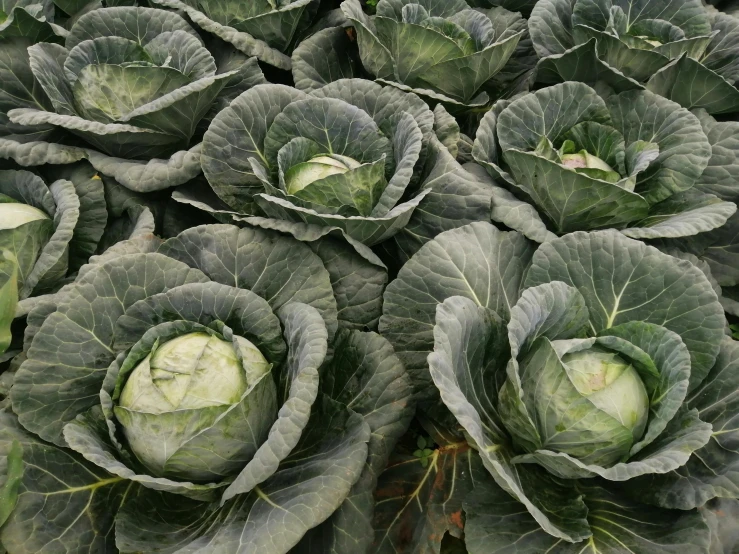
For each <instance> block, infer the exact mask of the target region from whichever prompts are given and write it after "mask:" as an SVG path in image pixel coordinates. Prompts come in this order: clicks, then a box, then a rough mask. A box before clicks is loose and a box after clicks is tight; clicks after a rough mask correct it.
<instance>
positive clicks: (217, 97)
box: [4, 7, 264, 192]
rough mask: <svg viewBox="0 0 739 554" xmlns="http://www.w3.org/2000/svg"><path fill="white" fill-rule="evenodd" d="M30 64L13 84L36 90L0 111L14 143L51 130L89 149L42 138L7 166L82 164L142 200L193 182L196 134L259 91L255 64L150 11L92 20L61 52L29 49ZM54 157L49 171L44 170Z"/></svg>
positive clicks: (17, 148) (94, 14)
mask: <svg viewBox="0 0 739 554" xmlns="http://www.w3.org/2000/svg"><path fill="white" fill-rule="evenodd" d="M28 58H29V62H28V68H26V69H24V64H23V63H22V59H20V60H17V61H16V66H17V67H15V70H14V74H15V75H18V79H19V80H21V81H22V82H24V83H28V84H30V85H32V87H31V88H29V87H28V86H26V87H24V90H23V91H22V92H23V94H22V95H21V97H20V98H18V99H17V100H16V99H15V98H14V97H11V98H9V99H8V105H7V106H4V108H5V109H6V110H7V117H8V118H9V120H10V122H11V123H12V124H13V125H14V126H16V127H20V128H21V129H19V130H15V129H14V131H15V132H14V134H23V127H26V128H27V129H28V131H36V130H37V129H39V128H47V129H48V128H56V129H59V130H61V131H64V132H66V133H69V134H71V135H76V136H77V137H80V138H81V139H83V141H84V142H85V143H87V145H89V146H91V147H92V148H89V147H88V148H81V147H80V146H79V141H78V140H77V141H74V140H71V139H65V138H64V137H62V138H59V139H55V140H49V139H48V138H45V139H44V140H46V141H47V142H46V143H44V144H43V145H26V148H23V146H22V145H12V144H11V145H7V146H6V149H11V147H12V150H11V151H10V152H9V153H8V154H6V156H9V157H13V158H14V159H16V160H17V161H18V162H19V163H22V164H24V165H40V164H43V163H69V161H66V162H65V161H62V160H60V158H63V157H66V159H68V160H79V159H82V158H87V159H89V160H90V162H91V163H92V164H94V165H95V167H96V169H98V170H99V171H101V172H103V173H105V174H106V175H109V176H111V177H114V178H116V179H117V180H118V181H119V182H121V183H122V184H124V185H126V186H128V187H129V188H132V189H134V190H138V191H140V192H149V191H152V190H160V189H163V188H167V187H169V186H174V185H177V184H182V183H184V182H186V181H188V180H190V179H192V178H193V177H195V176H196V175H198V174H199V172H200V165H199V153H200V150H199V146H198V145H197V144H193V141H194V140H195V139H197V138H198V133H202V129H200V130H199V129H198V125H199V124H200V123H201V121H206V122H207V121H208V120H209V118H211V117H212V116H213V110H215V111H218V110H220V109H221V108H222V107H223V105H224V104H225V103H227V102H228V101H229V100H230V99H231V98H233V97H234V96H236V95H238V94H239V93H240V92H242V91H243V90H246V89H247V88H249V87H250V86H251V85H253V84H256V83H259V82H263V81H264V77H263V75H262V73H261V71H260V69H259V67H258V65H257V62H256V60H255V59H252V60H246V59H245V58H244V57H243V55H240V54H239V55H234V54H233V53H231V52H229V51H228V50H227V49H225V48H224V47H220V46H219V47H218V48H214V52H213V53H211V51H209V50H208V49H207V48H206V47H205V45H204V43H203V40H202V39H201V38H200V37H199V36H198V34H197V33H196V32H195V31H194V30H193V29H192V27H190V25H189V24H188V23H187V22H186V21H185V20H184V19H183V18H182V17H181V16H179V15H177V14H176V13H173V12H168V11H164V10H157V9H152V8H136V7H120V8H102V9H96V10H92V11H89V12H88V13H85V14H84V15H82V16H81V17H79V18H78V19H77V20H76V21H75V23H74V25H73V26H72V28H71V30H70V31H69V33H68V34H67V36H66V38H65V40H64V46H62V45H59V44H53V43H47V42H41V43H37V44H33V45H31V46H29V47H28ZM28 69H30V73H27V72H26V71H27V70H28ZM31 91H33V92H31ZM29 96H30V98H29ZM14 101H15V102H18V105H17V106H15V107H13V106H12V103H13V102H14ZM26 141H27V139H26ZM21 142H25V141H21ZM83 146H84V145H83ZM50 150H51V151H52V154H53V155H54V156H53V159H54V160H55V161H51V162H49V161H48V156H50V155H51V154H50V153H49V151H50Z"/></svg>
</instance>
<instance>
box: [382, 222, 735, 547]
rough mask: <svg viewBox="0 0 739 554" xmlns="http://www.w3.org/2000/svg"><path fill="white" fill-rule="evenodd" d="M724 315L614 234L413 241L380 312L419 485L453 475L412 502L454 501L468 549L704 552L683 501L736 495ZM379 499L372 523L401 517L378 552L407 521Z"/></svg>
mask: <svg viewBox="0 0 739 554" xmlns="http://www.w3.org/2000/svg"><path fill="white" fill-rule="evenodd" d="M724 326H725V319H724V316H723V312H722V308H721V305H720V304H719V302H718V298H717V296H716V293H715V292H714V290H713V287H712V286H711V283H710V282H709V281H708V279H707V278H706V277H705V276H704V274H703V273H702V272H701V271H700V270H699V269H698V268H696V267H695V266H694V265H693V264H691V263H690V262H688V261H686V260H680V259H677V258H674V257H672V256H669V255H667V254H664V253H662V252H660V251H659V250H657V249H656V248H653V247H651V246H647V245H645V244H643V243H642V242H640V241H636V240H633V239H630V238H628V237H626V236H624V235H623V234H621V233H619V232H617V231H615V230H607V231H596V232H590V233H586V232H575V233H571V234H567V235H565V236H563V237H559V238H556V239H553V240H551V241H549V242H547V243H545V244H543V245H540V246H538V247H537V245H535V244H533V243H531V242H530V241H528V240H527V239H526V238H524V236H523V235H521V234H519V233H517V232H515V231H512V232H502V231H499V230H497V229H496V228H495V227H493V226H492V225H490V224H489V223H484V222H479V223H473V224H470V225H467V226H465V227H462V228H459V229H455V230H452V231H448V232H446V233H443V234H441V235H439V236H438V237H436V239H434V240H433V241H431V242H430V243H428V244H426V245H425V246H424V247H422V248H421V249H420V250H419V252H418V253H417V254H416V255H415V256H414V257H413V258H412V259H411V260H410V261H409V262H408V263H407V264H406V265H405V266H404V267H403V269H401V271H400V273H399V275H398V278H397V280H395V281H394V282H393V283H391V284H390V285H389V287H388V289H387V292H386V294H385V307H384V313H383V317H382V319H381V322H380V329H381V331H382V332H383V333H384V334H385V336H386V337H388V339H389V340H390V341H391V342H392V343H393V344H394V345H395V348H396V351H397V352H398V355H399V356H400V357H401V359H402V360H403V361H404V363H405V364H406V367H407V368H408V370H409V372H410V373H411V376H412V377H413V379H414V383H415V385H416V391H417V397H418V398H419V400H420V401H421V402H422V406H423V407H424V413H425V414H426V418H429V420H430V421H433V423H427V424H426V425H425V426H424V427H425V428H426V429H432V432H433V434H434V436H436V440H437V441H440V442H439V449H438V451H436V452H434V453H432V454H431V456H434V459H435V460H436V462H435V463H436V464H437V469H436V470H434V471H435V472H438V476H437V477H435V479H436V482H446V483H452V482H453V483H454V487H451V486H450V487H449V488H447V489H445V491H444V493H439V494H441V495H442V496H441V497H439V496H436V497H435V499H434V500H430V502H431V503H433V502H437V501H439V498H443V499H444V504H445V506H447V509H448V510H454V509H455V506H457V507H458V509H463V510H464V512H465V522H464V540H465V542H466V547H467V549H468V550H469V552H472V553H478V552H480V553H482V552H497V551H506V550H508V549H514V548H515V549H518V550H519V551H522V552H532V553H533V552H545V551H547V550H549V551H559V550H561V551H563V552H570V551H572V552H577V551H581V550H582V549H586V550H588V549H592V550H593V551H607V550H609V549H610V548H612V547H613V545H614V544H617V545H619V546H618V547H613V548H617V549H622V548H625V549H629V550H630V551H632V552H666V551H669V550H670V549H671V548H673V546H674V545H680V548H681V549H682V550H683V551H685V552H705V551H707V550H708V548H709V545H710V544H711V541H712V539H711V531H710V529H709V526H708V523H707V521H706V520H705V519H704V517H703V515H702V512H701V511H699V510H698V509H699V508H703V506H704V504H706V502H708V501H709V500H711V499H713V498H716V497H729V498H731V497H733V496H734V495H735V491H736V489H735V488H734V486H733V484H732V482H733V481H732V479H733V478H732V477H731V473H732V472H733V468H734V467H735V466H736V463H737V456H736V452H735V451H734V450H733V449H732V447H731V446H730V444H732V441H734V440H735V439H736V437H735V435H736V433H735V432H734V431H733V430H731V423H730V421H731V419H732V418H733V417H734V414H735V412H736V408H737V405H736V398H735V397H736V395H735V394H734V391H735V389H736V385H737V379H738V378H739V372H737V369H738V368H739V366H737V363H739V343H737V342H735V341H732V340H731V339H729V338H728V337H726V336H725V334H724ZM452 451H454V452H456V454H455V455H453V456H452V455H448V454H447V452H452ZM462 460H464V461H462ZM440 465H443V466H445V467H438V466H440ZM460 465H461V469H460ZM427 473H428V472H427ZM395 475H396V476H397V473H395ZM389 479H390V478H388V480H383V481H382V483H381V485H380V491H379V492H378V496H379V497H384V495H385V494H386V493H385V492H384V490H385V489H386V490H387V491H388V493H389V494H392V493H391V492H390V491H392V490H393V489H392V487H393V486H394V485H393V484H392V481H391V480H389ZM419 486H420V485H419ZM405 500H407V497H406V498H405ZM403 502H404V500H403V499H402V498H401V501H400V502H399V504H402V503H403ZM389 504H390V503H389ZM387 509H388V508H387V507H383V510H387ZM397 509H398V510H399V513H400V514H401V515H398V513H395V516H393V515H392V513H390V514H388V513H384V514H381V516H380V517H379V518H377V517H376V520H378V519H379V520H380V521H390V520H391V518H393V517H395V519H396V521H401V520H402V521H404V524H403V525H402V526H400V525H397V524H396V525H390V526H389V527H388V528H387V529H386V530H385V531H384V535H383V536H384V537H385V542H387V543H389V544H395V545H397V544H400V543H399V541H401V540H402V539H401V537H402V535H403V533H404V529H405V530H406V531H405V532H407V529H408V528H409V526H412V525H413V523H410V524H409V523H408V520H407V519H406V518H408V519H410V518H411V517H412V516H411V515H410V513H406V512H405V511H404V510H405V509H404V508H403V507H402V506H400V507H398V508H397ZM418 517H419V518H422V517H423V516H418ZM411 521H412V520H411ZM627 523H628V525H627ZM420 524H421V523H420V522H419V525H420ZM441 524H442V525H443V522H441ZM411 528H412V527H411ZM451 531H452V533H454V532H455V531H456V529H454V528H453V527H452V528H451ZM437 532H439V531H438V528H437ZM441 532H442V534H443V531H441ZM455 536H459V535H456V534H455ZM522 537H525V540H523V542H522ZM570 543H572V544H570Z"/></svg>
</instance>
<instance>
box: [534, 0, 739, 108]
mask: <svg viewBox="0 0 739 554" xmlns="http://www.w3.org/2000/svg"><path fill="white" fill-rule="evenodd" d="M529 28H530V31H531V38H532V40H533V42H534V48H535V49H536V52H537V54H538V55H539V57H540V58H541V61H540V62H539V65H538V72H537V78H538V79H539V80H540V81H542V82H544V83H556V82H559V81H561V80H564V81H568V80H571V81H583V82H587V83H589V84H594V83H595V82H596V81H602V82H605V83H607V84H608V85H610V86H611V87H613V88H615V89H616V90H617V91H618V92H623V91H626V90H637V89H643V88H645V87H646V88H647V89H649V90H651V91H653V92H656V93H657V94H660V95H662V96H665V97H667V98H669V99H671V100H674V101H675V102H677V103H679V104H680V105H682V106H683V107H686V108H689V109H693V108H704V109H706V110H708V111H709V113H712V114H720V113H733V112H736V111H737V110H739V91H737V89H736V88H735V86H734V85H735V83H736V81H737V78H739V73H737V68H738V66H737V46H736V44H737V41H736V39H737V37H739V21H737V19H736V18H734V17H732V16H730V15H727V14H725V13H721V12H718V11H716V10H712V11H711V10H709V9H707V8H706V7H705V6H704V4H703V3H702V2H700V1H699V0H690V1H688V2H685V1H682V0H659V1H657V2H655V1H648V2H647V1H641V0H616V1H611V0H609V1H607V2H594V1H592V0H575V1H574V2H569V1H568V0H567V1H565V0H542V1H541V2H538V3H537V5H536V7H535V8H534V10H533V11H532V14H531V17H530V20H529Z"/></svg>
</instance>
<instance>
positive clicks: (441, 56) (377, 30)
mask: <svg viewBox="0 0 739 554" xmlns="http://www.w3.org/2000/svg"><path fill="white" fill-rule="evenodd" d="M341 9H342V11H343V12H344V15H345V16H346V17H347V18H348V19H349V20H350V21H351V22H352V23H353V24H354V28H355V30H356V33H357V42H358V45H359V54H360V57H361V60H362V64H363V65H364V68H365V69H366V70H367V71H368V72H369V73H370V74H371V75H373V76H374V77H375V78H376V79H377V80H378V81H379V82H381V83H385V84H390V85H393V86H396V87H398V88H401V89H403V90H408V91H413V92H415V93H417V94H420V95H423V96H426V97H429V98H431V99H433V100H434V101H440V102H442V103H446V104H448V105H450V106H454V107H457V108H464V107H471V106H481V105H484V104H485V103H487V102H488V100H489V96H488V95H487V93H485V92H484V91H482V89H483V87H484V85H485V83H487V82H488V81H490V80H491V79H492V78H493V77H494V76H495V75H496V74H497V73H498V72H499V71H501V70H502V69H503V68H504V67H505V65H506V64H507V63H508V60H509V59H510V57H511V55H512V54H513V53H514V51H515V50H516V47H517V46H518V43H519V40H521V37H522V36H523V35H524V33H525V29H522V28H521V26H520V25H519V23H522V20H521V19H520V17H515V16H513V15H514V14H511V13H510V12H507V11H506V10H505V9H502V8H493V9H490V10H484V9H473V8H470V6H469V5H468V4H467V3H466V2H465V1H464V0H451V1H447V2H439V1H435V0H420V1H416V0H380V1H379V2H377V5H376V13H375V15H373V16H369V15H368V14H366V13H365V12H364V11H363V9H362V4H361V2H360V0H346V1H345V2H343V3H342V5H341ZM511 16H513V17H511Z"/></svg>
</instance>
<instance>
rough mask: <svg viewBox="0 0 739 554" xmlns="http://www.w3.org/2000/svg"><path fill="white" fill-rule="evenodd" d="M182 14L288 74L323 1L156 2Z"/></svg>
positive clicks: (191, 0)
mask: <svg viewBox="0 0 739 554" xmlns="http://www.w3.org/2000/svg"><path fill="white" fill-rule="evenodd" d="M153 2H154V3H155V4H157V5H160V6H164V7H167V8H172V9H175V10H181V11H183V12H185V13H186V14H187V15H188V16H189V18H190V19H191V20H192V21H193V23H195V24H196V25H198V26H199V27H200V28H201V29H203V30H204V31H207V32H209V33H212V34H213V35H215V36H217V37H219V38H220V39H222V40H224V41H226V42H228V43H230V44H233V45H234V46H235V47H236V48H238V49H239V50H240V51H242V52H243V53H245V54H246V55H247V56H255V57H257V58H259V59H260V60H262V61H264V62H266V63H268V64H270V65H273V66H275V67H278V68H280V69H286V70H289V69H290V68H291V67H292V64H291V61H290V56H289V54H290V51H291V50H292V48H293V47H294V46H295V44H296V43H297V40H298V39H299V38H300V36H301V34H302V33H303V32H305V31H306V29H307V28H308V27H309V26H310V24H311V23H312V22H313V18H314V17H315V16H316V14H317V12H318V8H319V5H320V3H321V2H320V0H255V1H252V2H241V1H239V0H226V1H225V2H223V1H213V0H153Z"/></svg>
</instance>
